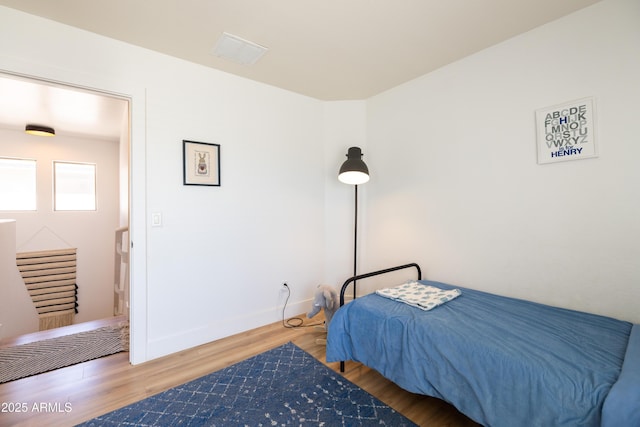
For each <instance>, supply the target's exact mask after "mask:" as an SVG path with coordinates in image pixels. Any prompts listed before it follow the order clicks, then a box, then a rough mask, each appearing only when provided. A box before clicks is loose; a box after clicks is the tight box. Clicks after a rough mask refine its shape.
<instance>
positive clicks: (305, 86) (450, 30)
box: [0, 0, 599, 137]
mask: <svg viewBox="0 0 640 427" xmlns="http://www.w3.org/2000/svg"><path fill="white" fill-rule="evenodd" d="M598 1H599V0H562V1H558V0H518V1H513V0H483V1H478V0H153V1H149V0H102V1H101V0H56V1H51V0H0V5H3V6H7V7H10V8H14V9H17V10H21V11H24V12H26V13H29V14H33V15H38V16H42V17H44V18H48V19H51V20H54V21H58V22H61V23H64V24H68V25H71V26H74V27H77V28H81V29H84V30H87V31H90V32H94V33H97V34H101V35H104V36H107V37H110V38H113V39H117V40H121V41H124V42H127V43H130V44H133V45H137V46H141V47H144V48H147V49H151V50H154V51H157V52H161V53H164V54H167V55H170V56H174V57H177V58H182V59H185V60H187V61H191V62H194V63H199V64H202V65H205V66H208V67H211V68H215V69H218V70H221V71H224V72H227V73H231V74H235V75H238V76H241V77H245V78H248V79H251V80H255V81H259V82H263V83H266V84H269V85H273V86H276V87H280V88H283V89H286V90H290V91H293V92H296V93H299V94H303V95H306V96H310V97H313V98H317V99H320V100H327V101H331V100H354V99H367V98H369V97H371V96H374V95H376V94H378V93H381V92H384V91H385V90H388V89H390V88H392V87H395V86H397V85H399V84H402V83H404V82H407V81H409V80H412V79H414V78H416V77H418V76H421V75H423V74H426V73H428V72H430V71H433V70H435V69H437V68H440V67H442V66H444V65H446V64H449V63H451V62H454V61H456V60H458V59H461V58H463V57H465V56H468V55H471V54H473V53H475V52H478V51H480V50H482V49H485V48H487V47H489V46H492V45H495V44H497V43H500V42H502V41H504V40H507V39H509V38H511V37H514V36H516V35H518V34H521V33H524V32H526V31H529V30H531V29H533V28H535V27H538V26H540V25H543V24H545V23H547V22H550V21H553V20H555V19H558V18H560V17H562V16H564V15H567V14H569V13H572V12H574V11H576V10H579V9H581V8H583V7H586V6H589V5H591V4H594V3H597V2H598ZM223 32H226V33H230V34H232V35H235V36H238V37H241V38H243V39H246V40H249V41H251V42H254V43H256V44H259V45H261V46H264V47H266V48H268V50H267V52H266V53H265V54H264V55H263V56H262V58H261V59H259V60H258V61H257V62H256V63H255V64H254V65H241V64H238V63H235V62H233V61H230V60H228V59H224V58H221V57H218V56H216V55H215V54H214V53H213V48H214V46H215V45H216V42H217V40H218V39H219V37H220V36H221V35H222V33H223ZM5 80H7V79H4V78H2V76H0V85H4V86H0V91H1V93H3V96H2V97H0V125H4V126H8V125H9V126H13V127H19V126H24V124H25V121H31V122H34V121H41V122H42V123H39V124H45V125H51V124H50V120H49V121H47V118H51V117H53V116H54V115H58V114H59V113H55V114H54V111H59V110H62V109H64V108H67V109H69V108H71V104H68V105H66V106H65V107H63V106H58V105H57V101H56V100H58V99H60V96H58V95H54V93H56V92H57V91H60V90H61V88H55V87H49V86H47V87H44V88H42V87H41V88H39V89H34V88H33V87H31V88H29V84H26V83H25V82H21V81H19V80H15V79H8V81H5ZM12 82H19V84H17V85H15V84H12V85H11V86H12V87H11V88H10V90H11V92H5V91H8V90H9V88H8V86H7V85H9V83H12ZM20 90H25V94H24V95H22V96H20V95H19V94H18V92H19V91H20ZM5 93H14V94H16V95H15V96H16V98H13V100H12V101H7V97H5V96H4V94H5ZM75 96H76V97H77V98H78V99H79V98H87V97H91V95H89V94H87V93H82V92H79V93H78V92H76V95H75ZM18 98H19V99H21V103H22V104H24V105H23V106H22V107H23V108H24V111H28V112H29V113H28V116H27V115H23V116H22V117H19V114H18V110H19V109H18V108H16V103H15V99H18ZM98 98H99V99H97V100H96V99H94V100H93V101H95V102H98V104H99V106H98V107H96V108H98V110H99V111H100V110H101V111H105V112H111V114H112V116H110V117H108V118H106V119H104V120H102V121H103V126H102V128H101V129H93V130H92V128H91V127H89V126H87V127H86V129H77V130H76V132H80V133H82V132H84V130H87V131H91V132H94V133H96V132H101V133H102V134H108V135H109V137H113V136H114V135H113V134H115V133H116V132H118V133H119V132H120V129H121V123H119V124H118V127H117V129H115V128H114V129H110V130H108V129H106V127H107V126H104V125H106V123H105V122H115V121H116V120H120V119H121V117H122V116H121V115H120V116H119V117H117V115H118V114H119V113H118V111H120V112H121V111H122V110H121V109H122V108H123V107H122V105H123V104H122V103H123V102H124V101H122V100H114V99H112V98H106V99H104V97H98ZM87 99H88V98H87ZM87 99H85V101H87ZM112 101H117V102H115V103H114V102H112ZM83 102H84V101H83ZM83 102H81V101H79V100H78V101H77V102H76V103H75V104H74V105H76V106H78V107H81V108H83V109H84V110H83V111H79V113H80V112H86V111H85V110H86V107H85V106H84V105H85V104H83ZM87 102H88V101H87ZM118 108H120V110H118ZM79 113H78V114H75V116H77V117H80V116H82V114H79ZM25 114H27V113H25ZM120 114H121V113H120ZM73 116H74V114H71V113H69V114H68V117H73ZM20 121H21V122H20ZM57 123H58V124H56V126H57V129H64V128H61V127H60V125H61V124H62V123H64V122H62V121H60V119H58V121H57ZM85 123H88V121H87V122H85ZM63 126H64V127H67V126H68V125H67V124H66V123H64V125H63ZM95 126H98V125H95ZM115 137H117V135H115Z"/></svg>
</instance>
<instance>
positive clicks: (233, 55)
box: [211, 33, 267, 65]
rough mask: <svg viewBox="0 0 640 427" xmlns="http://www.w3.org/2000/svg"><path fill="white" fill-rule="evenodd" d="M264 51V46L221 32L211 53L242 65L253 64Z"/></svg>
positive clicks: (265, 49)
mask: <svg viewBox="0 0 640 427" xmlns="http://www.w3.org/2000/svg"><path fill="white" fill-rule="evenodd" d="M266 51H267V48H266V47H264V46H260V45H259V44H256V43H253V42H250V41H249V40H245V39H243V38H240V37H238V36H234V35H233V34H229V33H222V35H221V36H220V38H219V39H218V42H217V43H216V45H215V47H214V48H213V50H212V51H211V53H213V54H214V55H215V56H218V57H220V58H225V59H228V60H231V61H234V62H237V63H239V64H242V65H253V64H255V63H256V62H257V61H258V59H260V58H261V57H262V55H264V54H265V53H266Z"/></svg>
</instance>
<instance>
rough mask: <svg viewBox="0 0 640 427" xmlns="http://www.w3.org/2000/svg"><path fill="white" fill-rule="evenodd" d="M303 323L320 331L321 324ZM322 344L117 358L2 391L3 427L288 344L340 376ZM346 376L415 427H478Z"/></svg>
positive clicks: (282, 331)
mask: <svg viewBox="0 0 640 427" xmlns="http://www.w3.org/2000/svg"><path fill="white" fill-rule="evenodd" d="M300 317H303V316H302V315H301V316H300ZM304 320H305V325H310V324H317V323H318V317H315V318H314V319H313V322H310V321H308V319H304ZM325 336H326V334H325V332H324V331H323V330H321V329H318V328H316V327H299V328H286V327H284V326H283V324H282V323H281V322H277V323H274V324H271V325H267V326H264V327H261V328H257V329H254V330H252V331H247V332H245V333H242V334H238V335H235V336H232V337H228V338H224V339H221V340H217V341H214V342H211V343H208V344H204V345H201V346H199V347H195V348H191V349H188V350H184V351H181V352H178V353H175V354H172V355H169V356H166V357H162V358H159V359H155V360H152V361H149V362H146V363H143V364H140V365H136V366H132V365H131V364H130V363H129V360H128V357H129V355H128V353H119V354H115V355H112V356H108V357H103V358H101V359H97V360H93V361H89V362H84V363H80V364H77V365H74V366H69V367H66V368H62V369H58V370H56V371H52V372H47V373H44V374H41V375H37V376H33V377H29V378H24V379H20V380H16V381H12V382H9V383H5V384H0V404H1V405H2V407H0V410H2V409H3V410H5V412H0V426H2V427H4V426H19V427H30V426H38V427H39V426H42V425H47V426H52V427H53V426H64V427H67V426H72V425H75V424H78V423H80V422H83V421H86V420H89V419H91V418H94V417H96V416H98V415H101V414H104V413H106V412H109V411H112V410H114V409H118V408H120V407H122V406H126V405H128V404H131V403H133V402H136V401H138V400H142V399H144V398H146V397H148V396H151V395H153V394H156V393H159V392H161V391H164V390H167V389H169V388H171V387H174V386H176V385H179V384H182V383H185V382H187V381H191V380H193V379H195V378H198V377H200V376H202V375H206V374H208V373H210V372H214V371H217V370H219V369H222V368H224V367H226V366H229V365H231V364H233V363H237V362H239V361H241V360H244V359H246V358H248V357H251V356H254V355H256V354H259V353H262V352H264V351H267V350H269V349H271V348H274V347H278V346H280V345H282V344H284V343H286V342H289V341H292V342H293V343H294V344H296V345H297V346H298V347H300V348H302V349H303V350H305V351H307V352H308V353H309V354H311V355H312V356H314V357H315V358H317V359H318V360H320V361H321V362H322V363H324V364H325V365H326V366H328V367H329V368H331V369H333V370H335V371H339V363H326V362H325V347H324V346H323V345H319V344H316V339H320V338H324V337H325ZM344 376H345V377H346V378H347V379H348V380H350V381H351V382H353V383H355V384H357V385H358V386H360V387H362V388H363V389H365V390H367V391H368V392H369V393H371V394H372V395H374V396H376V397H377V398H378V399H380V400H382V401H383V402H385V403H386V404H388V405H389V406H391V407H393V408H394V409H396V410H397V411H399V412H400V413H402V414H404V415H405V416H406V417H407V418H409V419H411V420H412V421H413V422H415V423H416V424H418V425H425V426H426V425H428V426H430V427H441V426H442V427H444V426H454V427H455V426H461V427H467V426H478V424H476V423H474V422H473V421H471V420H469V419H468V418H467V417H465V416H464V415H462V414H461V413H459V412H458V411H457V410H456V409H455V408H453V407H452V406H451V405H449V404H447V403H445V402H443V401H441V400H438V399H434V398H431V397H427V396H420V395H416V394H413V393H409V392H407V391H405V390H402V389H401V388H400V387H398V386H396V385H395V384H393V383H392V382H390V381H388V380H387V379H385V378H384V377H382V375H380V374H379V373H377V372H376V371H374V370H372V369H369V368H367V367H366V366H362V365H360V364H358V363H354V362H347V364H346V372H345V374H344ZM15 408H20V409H22V408H24V409H26V411H25V412H16V411H15ZM10 409H14V410H13V411H10Z"/></svg>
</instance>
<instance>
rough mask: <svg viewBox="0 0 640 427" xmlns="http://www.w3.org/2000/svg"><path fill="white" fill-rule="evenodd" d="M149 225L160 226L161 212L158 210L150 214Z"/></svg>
mask: <svg viewBox="0 0 640 427" xmlns="http://www.w3.org/2000/svg"><path fill="white" fill-rule="evenodd" d="M151 226H152V227H162V214H161V213H160V212H154V213H152V214H151Z"/></svg>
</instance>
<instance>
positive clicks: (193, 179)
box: [182, 140, 220, 186]
mask: <svg viewBox="0 0 640 427" xmlns="http://www.w3.org/2000/svg"><path fill="white" fill-rule="evenodd" d="M182 160H183V162H184V166H183V167H184V181H183V183H184V185H210V186H220V144H208V143H206V142H196V141H187V140H183V141H182Z"/></svg>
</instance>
